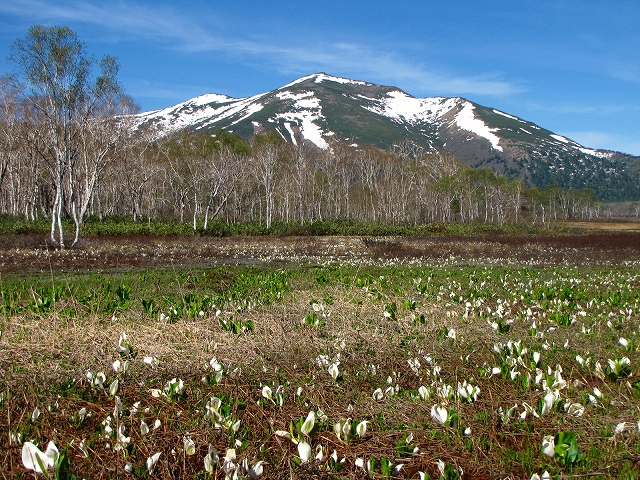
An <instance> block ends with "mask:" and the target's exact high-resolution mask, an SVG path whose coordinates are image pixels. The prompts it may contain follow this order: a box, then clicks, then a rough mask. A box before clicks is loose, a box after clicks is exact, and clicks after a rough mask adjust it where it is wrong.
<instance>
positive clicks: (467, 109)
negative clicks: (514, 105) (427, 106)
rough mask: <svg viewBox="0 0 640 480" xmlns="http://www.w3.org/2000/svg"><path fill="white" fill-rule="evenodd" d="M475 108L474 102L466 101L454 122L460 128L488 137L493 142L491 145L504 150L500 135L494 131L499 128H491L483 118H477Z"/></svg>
mask: <svg viewBox="0 0 640 480" xmlns="http://www.w3.org/2000/svg"><path fill="white" fill-rule="evenodd" d="M474 110H475V107H474V106H473V104H471V103H468V102H467V103H465V104H464V106H463V107H462V110H460V111H459V112H458V113H457V115H456V117H455V120H454V122H455V123H456V125H457V126H458V128H461V129H463V130H467V131H468V132H471V133H475V134H476V135H478V136H480V137H484V138H486V139H487V140H489V142H491V146H492V147H493V148H494V149H496V150H498V151H500V152H502V147H501V146H500V137H498V136H497V135H495V134H494V133H493V132H496V131H498V130H499V129H497V128H489V127H488V126H487V125H486V124H485V123H484V122H483V121H482V120H480V119H479V118H476V116H475V114H474V113H473V111H474Z"/></svg>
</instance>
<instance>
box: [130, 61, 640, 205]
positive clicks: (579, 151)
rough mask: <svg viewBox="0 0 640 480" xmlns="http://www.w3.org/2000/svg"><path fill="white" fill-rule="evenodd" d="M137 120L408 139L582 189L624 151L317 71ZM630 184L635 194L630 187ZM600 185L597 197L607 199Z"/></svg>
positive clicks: (474, 107) (303, 137)
mask: <svg viewBox="0 0 640 480" xmlns="http://www.w3.org/2000/svg"><path fill="white" fill-rule="evenodd" d="M137 118H138V123H139V124H154V125H156V126H157V127H158V130H159V131H160V132H161V134H169V133H171V132H172V131H176V130H179V129H184V128H186V129H189V130H192V131H210V132H212V131H214V130H215V129H217V128H224V129H226V130H227V131H231V132H233V133H236V134H238V135H240V136H243V137H246V138H248V137H251V136H253V135H255V134H257V133H262V132H264V131H268V130H272V131H276V132H277V133H278V134H279V135H280V136H281V137H282V138H283V139H284V140H285V141H287V142H290V143H292V144H294V145H297V146H299V145H302V144H304V143H306V144H311V145H314V146H315V147H316V148H320V149H326V148H329V147H330V145H331V142H332V141H333V140H337V141H342V142H345V143H347V144H350V145H353V144H357V145H364V144H370V145H374V146H377V147H380V148H382V149H388V148H390V147H391V146H392V145H394V144H399V143H400V142H403V141H405V140H410V141H411V142H413V143H414V144H417V145H421V146H423V147H424V148H425V151H434V150H448V151H450V152H452V153H454V154H455V155H456V157H457V158H458V159H459V160H460V161H461V162H463V163H466V164H467V165H470V166H472V167H487V168H491V169H493V170H494V171H495V172H496V173H499V174H509V175H513V176H518V177H520V178H522V179H523V180H525V182H527V183H528V184H536V185H538V186H540V187H544V186H546V185H548V184H551V183H557V184H558V185H560V186H562V187H565V188H584V187H585V186H591V185H592V184H593V180H592V177H593V176H594V175H604V176H606V175H612V174H614V173H615V172H623V171H624V169H625V168H626V164H627V163H628V161H629V160H628V159H629V158H633V157H630V156H628V155H626V156H625V155H624V154H614V153H613V152H607V151H602V150H593V149H589V148H585V147H583V146H582V145H580V144H578V143H577V142H574V141H572V140H570V139H568V138H565V137H563V136H561V135H557V134H555V133H553V132H551V131H549V130H546V129H544V128H541V127H539V126H537V125H535V124H534V123H532V122H528V121H526V120H523V119H521V118H519V117H517V116H514V115H510V114H508V113H505V112H502V111H500V110H496V109H493V108H488V107H483V106H482V105H479V104H476V103H473V102H471V101H469V100H466V99H464V98H459V97H454V98H449V97H427V98H416V97H413V96H411V95H409V94H408V93H406V92H404V91H402V90H400V89H399V88H396V87H390V86H383V85H376V84H373V83H368V82H364V81H361V80H351V79H348V78H343V77H336V76H333V75H329V74H327V73H324V72H318V73H314V74H312V75H306V76H304V77H300V78H298V79H296V80H294V81H292V82H290V83H288V84H287V85H284V86H282V87H280V88H278V89H276V90H273V91H271V92H266V93H261V94H258V95H255V96H253V97H248V98H231V97H228V96H226V95H217V94H207V95H202V96H200V97H196V98H194V99H192V100H188V101H186V102H183V103H180V104H178V105H175V106H173V107H170V108H167V109H164V110H158V111H154V112H146V113H142V114H140V115H138V116H137ZM636 160H639V161H638V162H636V161H635V160H634V162H636V163H640V159H636ZM634 165H635V163H634ZM638 168H639V169H640V165H639V166H638ZM611 172H613V173H611ZM607 188H609V190H607V191H610V190H611V188H612V187H611V186H609V187H607ZM634 188H635V190H638V192H639V193H640V187H639V186H635V187H634ZM605 190H606V189H605V188H604V187H603V192H602V193H601V194H600V195H599V196H600V197H601V198H606V197H607V195H608V194H607V193H606V192H605ZM635 190H634V191H635ZM609 196H611V195H609Z"/></svg>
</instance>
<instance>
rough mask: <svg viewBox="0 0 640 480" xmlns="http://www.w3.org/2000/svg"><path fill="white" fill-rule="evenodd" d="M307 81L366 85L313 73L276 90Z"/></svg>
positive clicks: (358, 81)
mask: <svg viewBox="0 0 640 480" xmlns="http://www.w3.org/2000/svg"><path fill="white" fill-rule="evenodd" d="M307 80H314V81H315V83H322V82H325V81H327V82H335V83H341V84H343V85H344V84H351V85H367V82H362V81H360V80H351V79H349V78H342V77H334V76H332V75H327V74H326V73H314V74H313V75H307V76H305V77H301V78H298V79H297V80H294V81H293V82H291V83H288V84H286V85H285V86H284V87H280V88H279V89H278V90H284V89H285V88H289V87H292V86H294V85H297V84H299V83H302V82H306V81H307Z"/></svg>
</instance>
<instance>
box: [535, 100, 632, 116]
mask: <svg viewBox="0 0 640 480" xmlns="http://www.w3.org/2000/svg"><path fill="white" fill-rule="evenodd" d="M525 105H526V106H527V108H528V109H529V110H532V111H539V112H548V113H554V114H561V115H582V114H589V115H593V114H596V115H617V114H620V113H625V112H627V113H630V112H640V105H637V104H633V103H620V104H608V105H602V104H600V105H596V104H592V105H585V104H578V103H540V102H531V101H528V102H525Z"/></svg>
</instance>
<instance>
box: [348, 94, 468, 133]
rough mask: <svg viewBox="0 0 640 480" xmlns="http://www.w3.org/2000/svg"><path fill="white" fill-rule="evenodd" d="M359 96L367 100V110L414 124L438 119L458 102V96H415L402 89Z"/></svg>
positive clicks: (365, 106) (365, 107) (364, 106)
mask: <svg viewBox="0 0 640 480" xmlns="http://www.w3.org/2000/svg"><path fill="white" fill-rule="evenodd" d="M358 97H359V98H361V99H363V100H367V104H365V105H363V106H362V108H364V109H365V110H369V111H370V112H373V113H377V114H378V115H384V116H385V117H388V118H392V119H394V120H396V121H398V122H409V123H410V124H412V125H415V124H416V123H419V122H425V121H427V122H434V121H437V120H438V119H440V117H441V116H442V115H444V114H445V113H447V112H448V111H449V110H451V109H452V108H454V107H455V106H456V104H457V102H458V99H456V98H444V97H429V98H415V97H412V96H411V95H407V94H406V93H404V92H402V91H400V90H395V91H392V92H389V93H387V95H386V96H385V97H383V98H370V97H365V96H364V95H358Z"/></svg>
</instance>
